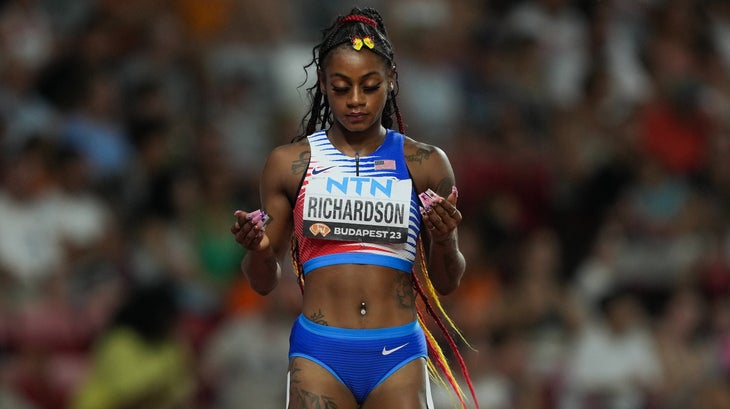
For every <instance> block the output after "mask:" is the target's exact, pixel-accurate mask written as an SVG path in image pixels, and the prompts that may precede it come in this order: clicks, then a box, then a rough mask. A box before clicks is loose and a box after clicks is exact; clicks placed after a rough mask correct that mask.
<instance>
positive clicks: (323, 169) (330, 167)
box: [312, 166, 334, 175]
mask: <svg viewBox="0 0 730 409" xmlns="http://www.w3.org/2000/svg"><path fill="white" fill-rule="evenodd" d="M332 168H334V166H328V167H326V168H319V169H312V174H313V175H317V174H320V173H322V172H324V171H327V170H330V169H332Z"/></svg>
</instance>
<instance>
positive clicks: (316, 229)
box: [309, 223, 331, 237]
mask: <svg viewBox="0 0 730 409" xmlns="http://www.w3.org/2000/svg"><path fill="white" fill-rule="evenodd" d="M309 231H310V232H312V234H313V235H314V236H317V235H318V234H319V235H322V237H326V236H327V235H328V234H329V233H330V231H331V229H330V227H329V226H327V225H326V224H324V223H314V224H313V225H311V226H309Z"/></svg>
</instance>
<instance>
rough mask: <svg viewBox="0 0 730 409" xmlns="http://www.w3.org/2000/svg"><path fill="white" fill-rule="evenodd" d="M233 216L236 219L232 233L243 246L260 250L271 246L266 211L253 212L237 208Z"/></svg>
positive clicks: (252, 249) (247, 248)
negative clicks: (267, 231) (267, 230)
mask: <svg viewBox="0 0 730 409" xmlns="http://www.w3.org/2000/svg"><path fill="white" fill-rule="evenodd" d="M233 216H234V217H235V218H236V221H235V222H234V223H233V226H231V233H233V236H234V237H235V238H236V241H237V242H238V243H239V244H240V245H241V246H243V248H245V249H246V250H250V251H258V250H263V249H265V248H267V247H268V246H269V238H268V236H266V233H265V231H266V223H267V221H268V216H267V215H266V213H264V212H262V211H260V210H256V211H253V212H244V211H243V210H236V211H235V212H234V213H233Z"/></svg>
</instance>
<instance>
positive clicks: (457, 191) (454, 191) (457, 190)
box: [451, 185, 459, 197]
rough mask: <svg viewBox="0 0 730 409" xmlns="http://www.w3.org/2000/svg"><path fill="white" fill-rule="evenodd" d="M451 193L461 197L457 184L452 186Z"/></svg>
mask: <svg viewBox="0 0 730 409" xmlns="http://www.w3.org/2000/svg"><path fill="white" fill-rule="evenodd" d="M451 193H453V194H454V197H459V189H457V188H456V185H454V186H452V187H451Z"/></svg>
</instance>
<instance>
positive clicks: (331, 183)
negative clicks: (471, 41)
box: [231, 9, 468, 409]
mask: <svg viewBox="0 0 730 409" xmlns="http://www.w3.org/2000/svg"><path fill="white" fill-rule="evenodd" d="M313 55H314V57H313V61H312V62H311V63H310V65H308V66H307V67H309V66H312V65H313V66H314V67H315V68H316V69H317V76H318V81H317V83H316V84H315V85H314V86H312V88H310V89H309V92H310V95H311V100H312V105H311V110H310V112H309V113H308V114H307V115H306V116H305V118H304V121H303V132H302V134H301V135H300V136H298V137H296V138H295V139H294V141H293V142H292V143H291V144H288V145H284V146H280V147H277V148H276V149H274V150H273V151H272V153H271V154H270V156H269V158H268V159H267V161H266V164H265V166H264V169H263V174H262V178H261V187H260V194H261V204H262V211H254V212H244V211H240V210H239V211H236V213H235V218H236V220H235V223H234V225H233V226H232V228H231V232H232V233H233V234H234V235H235V237H236V241H238V242H239V243H240V244H241V245H242V246H243V247H244V248H245V249H246V250H248V251H247V254H246V256H245V257H244V260H243V261H242V264H241V268H242V271H243V273H244V275H245V276H246V277H247V279H248V280H249V282H250V284H251V286H252V288H253V289H254V290H255V291H257V292H258V293H260V294H267V293H269V292H270V291H272V290H273V289H274V287H276V285H277V283H278V281H279V278H280V275H281V265H280V261H281V260H282V259H283V257H284V255H285V252H286V250H287V249H288V248H289V245H290V240H292V243H293V247H292V248H293V250H292V252H293V254H292V256H293V259H294V262H295V264H296V267H297V270H298V271H297V273H298V274H300V284H301V286H302V291H303V306H302V314H301V315H300V316H299V318H298V319H297V320H296V322H295V324H294V328H293V329H292V334H291V337H290V342H291V346H290V354H289V357H290V364H289V395H288V399H289V403H288V405H289V406H288V407H290V408H309V407H328V408H329V407H337V408H358V407H361V408H378V409H382V408H424V407H430V406H431V405H430V391H429V383H428V379H427V372H426V371H425V362H426V358H427V356H428V346H431V347H433V345H430V344H429V345H428V346H427V341H426V340H427V337H426V336H424V331H423V329H422V327H423V322H421V324H420V325H419V317H418V311H417V308H416V306H417V302H416V301H417V300H416V295H417V293H420V294H423V293H424V292H425V291H424V290H423V288H435V289H436V291H438V292H439V293H441V294H448V293H451V292H453V291H454V290H455V289H456V288H457V287H458V286H459V282H460V280H461V277H462V275H463V273H464V268H465V262H464V257H463V255H462V254H461V252H460V250H459V246H458V242H457V230H456V228H457V225H458V224H459V223H460V222H461V220H462V218H461V213H460V212H459V210H458V209H457V208H456V201H457V192H456V188H455V181H454V174H453V170H452V167H451V164H450V163H449V160H448V158H447V157H446V155H445V154H444V152H443V151H442V150H441V149H439V148H437V147H434V146H430V145H427V144H424V143H420V142H417V141H414V140H412V139H410V138H408V137H405V136H404V135H403V126H402V120H401V118H400V113H399V111H398V107H397V104H396V100H395V96H396V94H397V89H398V85H397V74H396V67H395V63H394V56H393V49H392V46H391V44H390V41H389V40H388V37H387V33H386V30H385V26H384V25H383V21H382V18H381V16H380V15H379V14H378V12H377V11H375V10H373V9H364V10H360V9H353V10H352V11H351V13H350V14H348V15H346V16H343V17H339V18H338V19H337V20H336V21H335V22H334V23H333V24H332V26H331V27H329V28H328V29H326V30H325V31H324V33H323V40H322V42H321V43H320V44H318V45H316V46H315V47H314V50H313ZM393 116H395V117H396V118H397V121H398V125H399V128H400V132H395V131H393V130H391V129H390V127H391V125H392V123H393V118H392V117H393ZM431 191H433V192H436V193H437V194H438V195H435V194H432V195H431V196H428V195H427V194H426V192H428V193H431ZM418 192H420V193H422V195H421V196H422V197H419V195H418V194H417V193H418ZM444 198H445V199H444ZM419 199H420V201H421V203H422V206H419ZM422 227H424V229H423V230H425V232H426V233H425V234H421V228H422ZM419 237H421V238H422V239H423V242H424V246H423V247H421V248H425V249H427V250H426V251H425V253H426V254H425V255H424V257H423V259H424V260H427V264H428V269H429V270H430V273H429V274H430V280H431V281H430V282H429V281H428V280H429V278H428V275H424V277H426V280H427V281H426V282H425V284H426V285H425V286H421V285H420V282H419V280H418V277H416V275H415V274H413V273H412V270H413V269H412V267H413V264H414V261H415V260H416V255H417V253H418V248H419V241H418V239H419ZM431 284H432V286H431ZM414 287H415V290H414ZM432 305H433V304H428V307H429V309H431V310H433V308H431V307H432ZM452 346H453V343H452ZM456 352H457V355H458V351H456ZM442 358H443V356H442ZM441 364H443V361H441ZM462 369H463V368H462ZM450 379H451V380H452V381H453V378H450ZM467 380H468V377H467ZM452 385H453V382H452ZM456 389H458V387H457V388H456ZM458 396H459V398H460V399H462V397H461V395H460V394H459V395H458ZM463 403H464V402H463V399H462V404H463Z"/></svg>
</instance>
